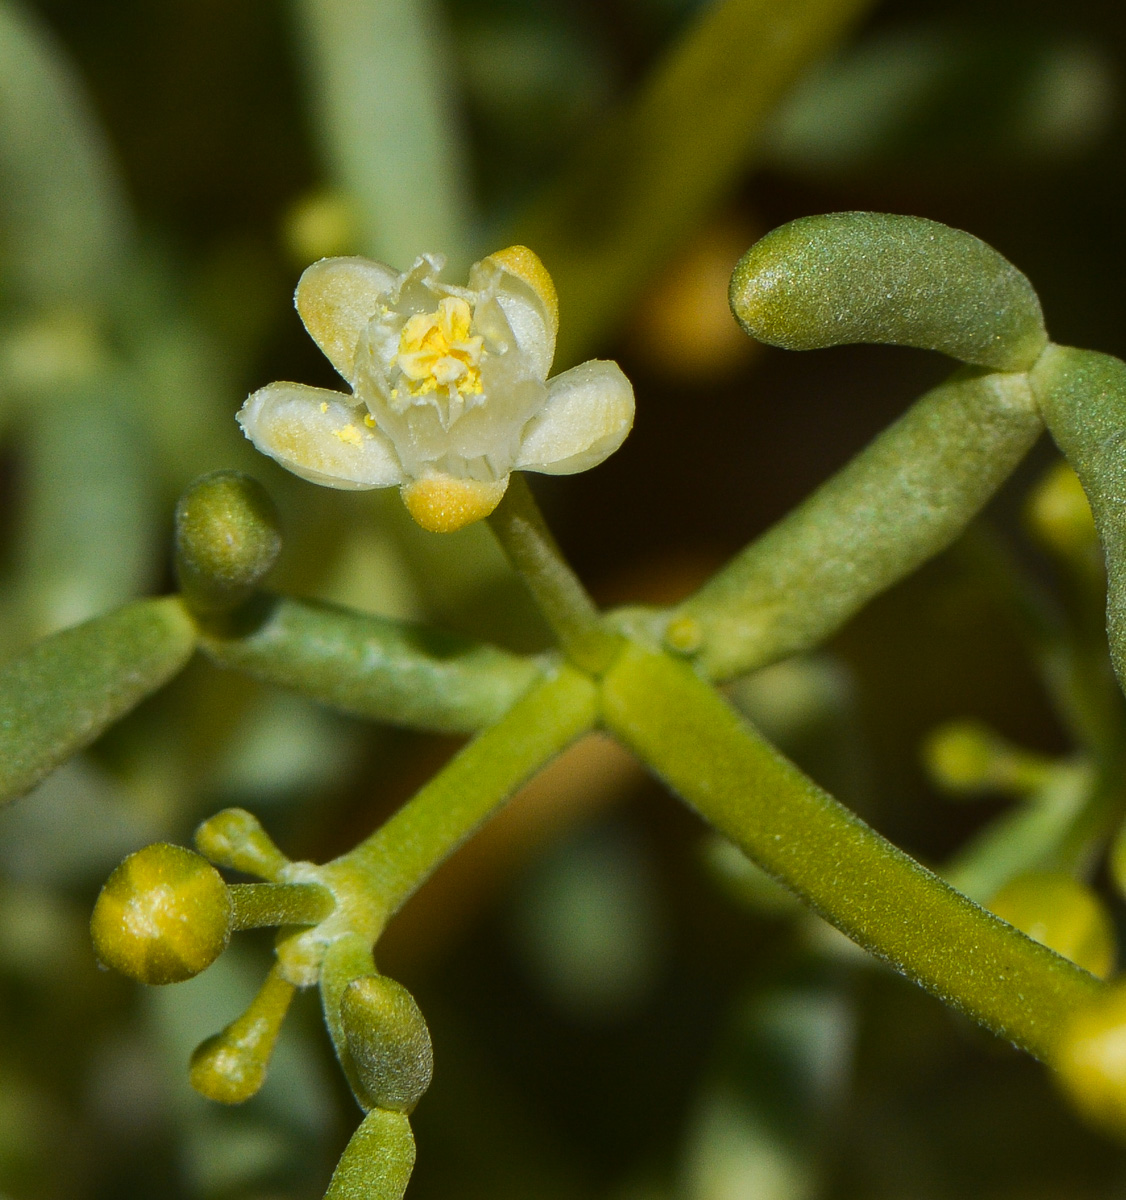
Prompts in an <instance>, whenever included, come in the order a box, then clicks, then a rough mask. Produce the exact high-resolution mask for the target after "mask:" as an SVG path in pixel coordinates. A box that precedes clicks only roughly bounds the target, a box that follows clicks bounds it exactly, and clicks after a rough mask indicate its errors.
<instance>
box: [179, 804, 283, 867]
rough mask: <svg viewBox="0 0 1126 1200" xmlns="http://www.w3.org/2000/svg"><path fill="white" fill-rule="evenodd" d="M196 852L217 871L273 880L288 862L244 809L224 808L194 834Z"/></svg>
mask: <svg viewBox="0 0 1126 1200" xmlns="http://www.w3.org/2000/svg"><path fill="white" fill-rule="evenodd" d="M193 840H194V842H195V848H196V849H197V850H198V851H199V852H200V854H202V855H203V856H204V858H208V859H210V860H211V861H212V862H213V863H214V864H215V865H216V866H218V867H227V868H228V869H230V870H232V871H242V872H243V873H244V874H246V875H257V876H258V877H259V878H260V879H275V878H277V875H278V873H279V872H280V871H281V870H282V869H283V868H284V867H285V866H286V865H287V864H288V863H289V859H288V858H286V856H285V855H284V854H283V853H282V852H281V851H280V850H279V849H278V848H277V846H275V845H274V842H273V839H272V838H271V837H270V835H269V834H268V833H267V832H266V831H265V830H264V829H263V828H262V826H261V824H260V823H259V820H258V818H257V817H256V816H254V814H253V813H249V812H247V811H246V809H245V808H225V809H223V811H222V812H218V813H216V814H215V815H214V816H213V817H208V819H207V820H206V821H204V822H203V824H202V825H200V827H199V828H198V829H197V830H196V831H195V837H194V839H193Z"/></svg>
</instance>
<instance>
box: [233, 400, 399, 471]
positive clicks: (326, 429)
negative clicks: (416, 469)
mask: <svg viewBox="0 0 1126 1200" xmlns="http://www.w3.org/2000/svg"><path fill="white" fill-rule="evenodd" d="M238 422H239V424H240V425H241V426H242V431H243V433H245V434H246V436H247V437H248V438H250V440H251V441H252V442H253V443H254V445H255V446H256V447H257V448H258V449H259V450H261V451H262V453H263V454H268V455H269V456H270V457H271V458H273V459H276V460H277V461H278V462H279V463H281V465H282V466H283V467H285V468H286V469H287V470H289V471H292V472H293V473H294V475H300V476H301V478H302V479H308V480H309V481H310V482H311V483H320V484H323V485H324V486H325V487H334V488H343V489H345V490H346V491H362V490H363V489H365V488H378V487H393V486H395V485H397V484H401V483H402V482H403V479H404V476H403V469H402V467H401V466H400V465H399V460H398V458H397V456H396V455H395V451H394V448H393V447H392V445H391V442H390V440H389V439H388V438H387V437H385V436H384V435H383V434H382V433H380V432H379V430H378V429H372V428H370V427H369V426H368V425H367V424H366V423H365V422H364V410H363V409H362V408H357V407H356V405H355V402H354V401H353V400H352V398H351V397H350V396H344V395H342V394H341V393H340V392H331V391H329V390H328V389H327V388H315V387H307V386H306V385H305V384H302V383H271V384H268V385H267V386H266V387H264V388H259V389H258V391H256V392H254V393H253V394H252V395H251V396H250V397H249V399H248V400H247V401H246V403H245V404H244V405H243V406H242V408H241V409H240V410H239V414H238Z"/></svg>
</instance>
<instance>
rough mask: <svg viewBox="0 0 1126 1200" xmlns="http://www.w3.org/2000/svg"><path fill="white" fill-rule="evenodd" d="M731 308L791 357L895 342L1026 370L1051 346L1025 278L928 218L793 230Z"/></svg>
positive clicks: (819, 220) (800, 225) (816, 221)
mask: <svg viewBox="0 0 1126 1200" xmlns="http://www.w3.org/2000/svg"><path fill="white" fill-rule="evenodd" d="M730 300H731V309H732V311H733V312H734V313H735V316H736V318H737V320H738V321H739V323H740V324H741V325H742V326H743V328H744V329H745V330H746V331H747V333H749V334H750V335H751V337H754V338H757V339H758V340H759V341H761V342H768V343H769V344H770V345H773V346H784V347H785V348H786V349H788V350H814V349H817V348H819V347H823V346H841V345H845V344H847V343H849V342H890V343H893V344H895V345H900V346H918V347H920V348H921V349H927V350H940V351H942V353H944V354H949V355H950V356H951V357H952V358H957V359H960V360H961V361H962V362H965V363H970V364H972V365H974V366H980V367H992V368H994V369H996V370H1000V371H1026V370H1028V368H1029V367H1031V366H1032V364H1033V363H1034V362H1035V361H1036V359H1037V357H1038V356H1039V354H1040V352H1041V351H1042V350H1043V349H1044V347H1045V346H1046V345H1047V343H1048V335H1047V333H1045V331H1044V317H1043V314H1042V313H1041V311H1040V301H1039V300H1038V299H1037V297H1036V293H1035V291H1033V288H1032V285H1031V284H1030V283H1029V282H1028V280H1027V279H1026V278H1025V277H1024V276H1023V275H1022V274H1021V273H1020V271H1018V270H1017V269H1016V267H1014V266H1013V264H1012V263H1010V262H1008V261H1007V260H1006V259H1004V258H1002V257H1001V255H1000V254H998V253H997V251H996V250H994V249H993V248H992V247H991V246H987V245H986V244H985V242H983V241H981V240H980V239H978V238H976V237H974V236H973V235H972V234H969V233H964V232H963V231H962V230H960V229H951V228H950V227H949V226H947V225H940V224H939V223H938V222H937V221H927V220H924V219H923V218H922V217H903V216H895V215H893V214H890V213H868V212H844V213H829V214H828V215H826V216H818V217H802V218H800V219H799V220H797V221H791V222H789V224H787V225H783V226H781V228H779V229H775V230H774V231H773V232H771V233H768V234H767V235H766V237H764V238H762V239H761V241H758V242H756V243H755V244H754V245H753V246H752V247H751V248H750V249H749V250H748V251H747V253H746V254H744V255H743V257H742V258H741V259H740V260H739V264H738V266H737V267H736V268H735V273H734V275H732V277H731V292H730Z"/></svg>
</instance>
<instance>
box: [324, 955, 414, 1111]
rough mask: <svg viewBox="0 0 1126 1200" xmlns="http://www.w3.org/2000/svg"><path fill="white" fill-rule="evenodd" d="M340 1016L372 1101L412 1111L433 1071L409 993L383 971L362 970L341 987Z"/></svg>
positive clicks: (350, 1048) (380, 1104)
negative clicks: (370, 971)
mask: <svg viewBox="0 0 1126 1200" xmlns="http://www.w3.org/2000/svg"><path fill="white" fill-rule="evenodd" d="M340 1020H341V1023H342V1024H343V1026H344V1037H345V1039H346V1040H347V1043H348V1050H349V1053H350V1054H351V1055H352V1061H353V1062H354V1063H355V1065H356V1073H357V1075H358V1076H359V1079H360V1082H361V1084H362V1085H363V1088H364V1091H365V1092H366V1093H367V1095H368V1097H369V1098H370V1100H371V1101H372V1103H373V1104H374V1105H375V1106H376V1107H378V1108H386V1109H391V1110H393V1111H395V1112H404V1113H409V1112H411V1111H412V1109H413V1108H414V1106H415V1105H416V1104H417V1103H418V1102H419V1100H421V1099H422V1096H423V1093H424V1092H425V1091H426V1089H427V1088H428V1087H429V1086H430V1079H431V1076H432V1075H433V1074H434V1052H433V1050H432V1048H431V1045H430V1031H429V1030H428V1029H427V1028H426V1021H425V1020H424V1018H423V1016H422V1013H421V1012H420V1011H419V1007H418V1005H417V1004H416V1003H415V1001H414V997H413V996H412V995H411V994H410V992H408V991H407V989H406V988H405V987H403V986H402V984H399V983H396V982H395V981H394V980H393V979H388V978H387V977H386V976H384V975H364V976H362V977H361V978H360V979H354V980H353V981H352V982H351V983H350V984H349V985H348V986H347V988H345V989H344V995H343V997H342V999H341V1002H340Z"/></svg>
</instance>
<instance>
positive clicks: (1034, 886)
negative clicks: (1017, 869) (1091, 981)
mask: <svg viewBox="0 0 1126 1200" xmlns="http://www.w3.org/2000/svg"><path fill="white" fill-rule="evenodd" d="M989 907H990V909H992V911H993V912H994V913H996V915H997V916H999V917H1000V918H1001V919H1002V920H1003V921H1008V922H1009V924H1010V925H1015V926H1016V927H1017V929H1019V930H1021V931H1022V932H1023V933H1027V934H1028V936H1029V937H1030V938H1033V939H1035V940H1036V941H1038V942H1041V943H1043V944H1044V945H1045V946H1048V947H1049V948H1050V949H1052V950H1054V951H1055V952H1056V953H1057V954H1062V955H1063V956H1064V958H1070V959H1071V961H1072V962H1073V963H1075V964H1076V965H1077V966H1080V967H1083V968H1084V969H1085V970H1088V971H1090V972H1091V974H1092V975H1097V976H1098V977H1099V978H1100V979H1105V978H1106V977H1107V976H1108V975H1109V974H1110V972H1111V969H1112V968H1113V966H1114V959H1115V950H1116V947H1115V943H1114V925H1113V923H1112V921H1111V919H1110V916H1109V915H1108V913H1107V911H1106V909H1105V908H1104V907H1103V905H1102V902H1101V901H1100V900H1099V898H1098V896H1096V895H1095V893H1094V892H1092V891H1091V889H1090V888H1089V887H1087V886H1085V885H1084V884H1082V883H1080V882H1079V881H1078V880H1076V879H1072V878H1071V876H1070V875H1062V874H1056V873H1055V872H1051V871H1030V872H1028V874H1026V875H1018V876H1017V878H1016V879H1014V880H1012V881H1011V882H1010V883H1007V884H1006V885H1005V886H1004V887H1003V888H1002V889H1001V890H1000V891H999V892H998V893H997V895H995V896H994V897H993V899H992V900H991V901H990V902H989Z"/></svg>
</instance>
